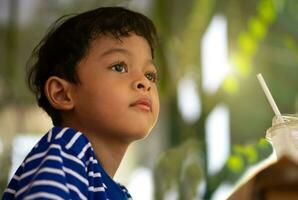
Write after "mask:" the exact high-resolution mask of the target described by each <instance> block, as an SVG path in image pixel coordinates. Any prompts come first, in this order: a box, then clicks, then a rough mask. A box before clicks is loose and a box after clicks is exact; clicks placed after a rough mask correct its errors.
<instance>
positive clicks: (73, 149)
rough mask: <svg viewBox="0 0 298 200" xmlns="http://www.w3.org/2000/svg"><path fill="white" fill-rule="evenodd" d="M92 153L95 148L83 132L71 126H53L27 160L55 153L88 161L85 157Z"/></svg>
mask: <svg viewBox="0 0 298 200" xmlns="http://www.w3.org/2000/svg"><path fill="white" fill-rule="evenodd" d="M90 153H91V154H93V149H92V147H91V144H90V142H89V141H88V139H87V138H86V136H85V135H84V134H83V133H82V132H80V131H77V130H75V129H72V128H69V127H53V128H52V129H50V130H49V131H48V132H47V133H46V134H45V135H44V136H43V137H42V138H41V139H40V140H39V142H38V143H37V144H36V145H35V146H34V147H33V149H32V151H31V152H30V153H29V154H28V156H27V158H26V160H27V161H28V159H34V158H36V157H43V156H45V155H49V154H52V155H53V154H54V155H58V156H62V157H69V158H70V157H72V156H74V157H76V159H79V160H84V161H86V160H85V159H87V158H84V157H86V156H87V157H90V156H93V155H91V154H90ZM88 155H89V156H88ZM25 162H26V161H25Z"/></svg>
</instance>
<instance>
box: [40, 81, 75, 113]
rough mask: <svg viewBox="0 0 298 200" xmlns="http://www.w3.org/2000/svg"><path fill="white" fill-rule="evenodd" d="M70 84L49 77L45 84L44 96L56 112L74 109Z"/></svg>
mask: <svg viewBox="0 0 298 200" xmlns="http://www.w3.org/2000/svg"><path fill="white" fill-rule="evenodd" d="M71 92H72V84H71V83H70V82H68V81H66V80H64V79H62V78H59V77H57V76H52V77H50V78H49V79H48V80H47V82H46V84H45V94H46V96H47V98H48V101H49V102H50V104H51V105H52V106H53V107H54V108H55V109H57V110H71V109H73V108H74V102H73V98H72V93H71Z"/></svg>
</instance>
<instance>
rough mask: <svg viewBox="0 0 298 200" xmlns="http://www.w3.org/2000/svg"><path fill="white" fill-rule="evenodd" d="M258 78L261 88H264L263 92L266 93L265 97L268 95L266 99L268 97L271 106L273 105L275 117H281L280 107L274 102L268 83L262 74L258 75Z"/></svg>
mask: <svg viewBox="0 0 298 200" xmlns="http://www.w3.org/2000/svg"><path fill="white" fill-rule="evenodd" d="M257 78H258V80H259V82H260V84H261V86H262V88H263V90H264V92H265V95H266V97H267V99H268V101H269V103H270V105H271V107H272V109H273V111H274V113H275V115H276V116H277V117H281V114H280V112H279V109H278V107H277V105H276V103H275V101H274V99H273V97H272V95H271V93H270V91H269V89H268V87H267V84H266V82H265V80H264V78H263V76H262V74H258V75H257Z"/></svg>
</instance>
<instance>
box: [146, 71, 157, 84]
mask: <svg viewBox="0 0 298 200" xmlns="http://www.w3.org/2000/svg"><path fill="white" fill-rule="evenodd" d="M145 76H146V78H147V79H148V80H149V81H152V82H153V83H156V82H157V81H158V74H157V72H155V71H151V72H147V73H145ZM149 76H151V77H149Z"/></svg>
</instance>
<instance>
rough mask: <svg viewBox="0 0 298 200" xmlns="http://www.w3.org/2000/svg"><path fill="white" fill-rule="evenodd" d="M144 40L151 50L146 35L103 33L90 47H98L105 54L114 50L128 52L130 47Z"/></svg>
mask: <svg viewBox="0 0 298 200" xmlns="http://www.w3.org/2000/svg"><path fill="white" fill-rule="evenodd" d="M143 42H145V45H146V46H147V47H148V50H149V51H150V46H149V43H148V42H147V40H146V39H145V38H144V37H142V36H139V35H137V34H133V33H131V34H129V35H127V36H120V37H115V36H114V35H112V34H101V35H99V36H98V37H97V38H96V39H94V40H93V41H92V42H91V44H90V47H91V49H92V48H96V49H98V50H99V51H100V52H102V53H103V54H104V55H105V54H110V53H113V52H119V53H124V54H127V53H129V49H130V48H134V47H136V46H139V45H140V43H143ZM143 44H144V43H143ZM99 47H100V48H99Z"/></svg>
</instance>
